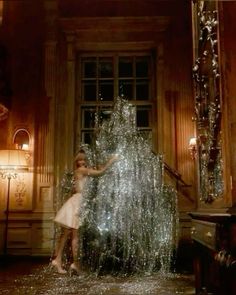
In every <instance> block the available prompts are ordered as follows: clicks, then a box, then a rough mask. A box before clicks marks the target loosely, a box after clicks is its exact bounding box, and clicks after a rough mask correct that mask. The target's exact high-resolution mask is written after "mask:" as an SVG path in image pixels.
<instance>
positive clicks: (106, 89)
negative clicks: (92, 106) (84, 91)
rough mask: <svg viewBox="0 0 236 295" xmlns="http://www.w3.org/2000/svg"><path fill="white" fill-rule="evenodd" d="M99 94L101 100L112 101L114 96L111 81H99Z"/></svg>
mask: <svg viewBox="0 0 236 295" xmlns="http://www.w3.org/2000/svg"><path fill="white" fill-rule="evenodd" d="M100 96H101V100H105V101H113V98H114V85H113V81H100Z"/></svg>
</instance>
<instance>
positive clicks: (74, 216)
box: [54, 177, 86, 229]
mask: <svg viewBox="0 0 236 295" xmlns="http://www.w3.org/2000/svg"><path fill="white" fill-rule="evenodd" d="M85 182H86V177H84V178H82V179H79V180H77V181H76V184H75V185H76V191H77V192H76V193H75V194H73V195H72V196H71V197H70V198H69V199H68V200H67V201H66V202H65V203H64V204H63V206H62V207H61V208H60V209H59V210H58V212H57V214H56V217H55V219H54V221H55V222H56V223H59V224H60V225H61V226H63V227H66V228H74V229H78V228H79V226H80V225H81V220H80V217H81V216H80V215H82V214H81V212H80V211H81V206H82V201H83V195H82V192H83V188H84V185H85Z"/></svg>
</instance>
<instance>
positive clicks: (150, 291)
mask: <svg viewBox="0 0 236 295" xmlns="http://www.w3.org/2000/svg"><path fill="white" fill-rule="evenodd" d="M0 294H1V295H59V294H60V295H62V294H67V295H68V294H70V295H73V294H74V295H75V294H76V295H77V294H78V295H180V294H181V295H193V294H195V290H194V277H193V275H191V274H177V273H176V274H170V275H169V276H168V277H166V278H165V279H164V278H163V277H161V275H159V274H152V275H145V276H111V275H106V276H96V275H95V274H86V273H83V275H81V276H76V275H74V276H69V274H66V275H60V274H57V273H55V272H54V271H53V270H52V269H50V267H49V266H48V262H46V261H44V262H43V263H31V264H30V263H29V262H28V261H26V262H24V261H21V262H19V261H16V262H15V263H13V262H11V263H10V264H6V265H5V266H1V267H0Z"/></svg>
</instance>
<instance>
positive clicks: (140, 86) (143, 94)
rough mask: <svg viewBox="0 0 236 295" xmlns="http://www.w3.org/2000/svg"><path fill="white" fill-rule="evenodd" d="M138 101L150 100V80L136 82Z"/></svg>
mask: <svg viewBox="0 0 236 295" xmlns="http://www.w3.org/2000/svg"><path fill="white" fill-rule="evenodd" d="M136 99H137V100H148V99H149V81H148V80H137V81H136Z"/></svg>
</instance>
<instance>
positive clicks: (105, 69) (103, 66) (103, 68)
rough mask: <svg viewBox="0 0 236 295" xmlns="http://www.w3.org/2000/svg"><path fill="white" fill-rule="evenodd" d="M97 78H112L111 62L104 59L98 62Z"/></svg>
mask: <svg viewBox="0 0 236 295" xmlns="http://www.w3.org/2000/svg"><path fill="white" fill-rule="evenodd" d="M99 76H100V77H101V78H113V60H112V58H106V59H105V58H104V59H102V58H101V59H100V60H99Z"/></svg>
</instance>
